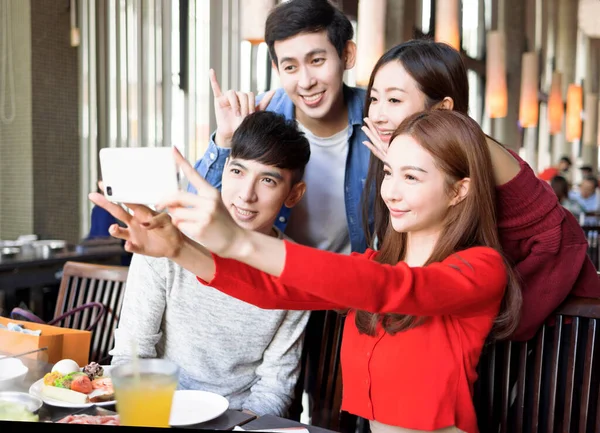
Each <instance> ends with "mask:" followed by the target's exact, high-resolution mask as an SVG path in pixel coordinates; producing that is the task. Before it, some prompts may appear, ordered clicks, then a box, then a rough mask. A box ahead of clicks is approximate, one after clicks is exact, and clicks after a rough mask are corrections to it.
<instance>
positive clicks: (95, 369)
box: [83, 362, 104, 380]
mask: <svg viewBox="0 0 600 433" xmlns="http://www.w3.org/2000/svg"><path fill="white" fill-rule="evenodd" d="M83 372H84V373H85V374H87V375H88V377H89V378H90V380H94V379H98V378H99V377H102V376H103V375H104V368H102V366H101V365H100V364H98V363H97V362H90V363H89V364H88V365H86V366H85V367H83Z"/></svg>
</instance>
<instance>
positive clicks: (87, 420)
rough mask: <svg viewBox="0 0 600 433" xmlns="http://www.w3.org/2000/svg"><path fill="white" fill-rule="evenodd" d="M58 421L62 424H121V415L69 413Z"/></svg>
mask: <svg viewBox="0 0 600 433" xmlns="http://www.w3.org/2000/svg"><path fill="white" fill-rule="evenodd" d="M56 422H57V423H60V424H96V425H120V422H119V415H67V416H66V417H64V418H62V419H60V420H58V421H56Z"/></svg>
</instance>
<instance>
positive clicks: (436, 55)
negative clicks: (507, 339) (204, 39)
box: [363, 40, 600, 340]
mask: <svg viewBox="0 0 600 433" xmlns="http://www.w3.org/2000/svg"><path fill="white" fill-rule="evenodd" d="M435 108H439V109H448V110H455V111H459V112H461V113H464V114H467V113H468V110H469V83H468V80H467V72H466V68H465V65H464V63H463V61H462V57H461V55H460V53H459V52H458V51H456V50H454V49H453V48H451V47H450V46H448V45H446V44H442V43H437V42H433V41H428V40H414V41H408V42H406V43H403V44H400V45H398V46H396V47H393V48H391V49H390V50H389V51H388V52H387V53H385V54H384V55H383V56H382V57H381V59H380V60H379V61H378V63H377V64H376V66H375V68H374V70H373V72H372V73H371V80H370V83H369V87H368V89H367V101H366V103H365V113H367V116H368V117H367V118H366V119H365V124H366V126H365V127H364V128H363V129H364V131H365V133H366V134H367V136H368V137H369V139H370V142H365V143H364V144H365V145H366V146H368V147H369V148H370V149H371V150H372V152H373V154H374V155H375V156H376V157H372V158H371V162H370V168H369V176H368V178H367V182H366V187H365V191H372V192H376V191H374V189H375V185H376V184H378V183H379V182H380V181H381V177H382V174H381V173H382V167H383V163H382V162H381V160H380V159H379V158H384V156H385V152H386V150H387V147H388V144H389V140H390V135H389V134H390V131H393V130H395V129H396V127H397V126H398V125H399V124H400V123H401V122H402V121H403V120H404V119H405V118H406V117H407V116H409V115H411V114H413V113H416V112H418V111H422V110H425V109H427V110H429V109H435ZM487 146H488V149H489V152H490V155H491V158H492V167H493V172H494V179H495V184H496V203H497V212H498V216H497V218H498V232H499V235H500V242H501V244H502V247H503V250H504V253H505V254H506V256H507V259H508V261H509V263H510V264H511V265H513V267H514V269H515V271H516V272H517V275H518V277H519V281H520V283H521V289H522V292H523V309H522V314H521V321H520V323H519V326H518V328H517V329H516V330H515V332H514V333H513V335H512V336H511V338H512V339H515V340H528V339H530V338H531V337H533V336H534V334H535V333H536V331H537V330H538V329H539V328H540V326H541V325H542V324H543V323H544V321H545V320H546V319H547V318H548V317H549V316H550V315H551V314H552V312H553V311H554V310H555V309H556V308H557V307H558V306H559V305H560V304H561V303H562V302H563V301H564V300H565V298H566V297H567V296H568V295H569V294H570V293H571V294H573V295H576V296H583V297H593V298H598V297H600V280H599V279H598V276H597V274H596V269H595V267H594V265H593V264H592V262H591V260H590V259H589V258H588V256H587V248H588V244H587V240H586V238H585V235H584V233H583V230H582V229H581V227H580V226H579V223H578V222H577V220H576V219H575V217H574V216H573V215H572V214H571V213H570V212H568V211H565V209H564V208H563V207H562V206H561V205H560V203H558V200H557V198H556V195H555V194H554V192H553V191H552V188H551V187H550V186H549V185H548V184H547V183H546V182H544V181H542V180H540V179H538V178H537V177H536V175H535V173H534V172H533V170H532V169H531V167H529V165H527V163H526V162H525V161H523V160H522V159H521V158H519V156H518V155H517V154H516V153H514V152H512V151H509V150H506V149H505V148H504V147H503V146H501V145H500V144H499V143H497V142H496V141H494V140H493V139H492V138H490V137H487ZM375 207H376V208H378V209H380V210H381V209H382V208H385V203H384V202H383V199H382V197H381V196H380V195H377V196H376V198H375ZM372 208H373V201H372V200H371V201H370V202H365V208H364V212H363V219H364V220H365V221H366V218H364V216H365V215H368V213H369V212H370V211H371V210H372ZM365 212H366V213H365ZM378 215H379V218H378V219H376V220H375V222H374V230H373V224H371V227H366V230H367V232H370V233H371V237H374V236H373V234H374V235H376V236H377V237H378V238H381V237H382V236H383V235H384V233H385V228H386V227H387V219H388V216H387V215H386V214H385V213H382V212H378Z"/></svg>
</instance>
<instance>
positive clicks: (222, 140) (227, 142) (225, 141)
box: [215, 132, 231, 149]
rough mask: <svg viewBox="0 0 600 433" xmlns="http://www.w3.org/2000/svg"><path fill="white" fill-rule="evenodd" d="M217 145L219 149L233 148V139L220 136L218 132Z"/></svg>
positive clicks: (216, 135)
mask: <svg viewBox="0 0 600 433" xmlns="http://www.w3.org/2000/svg"><path fill="white" fill-rule="evenodd" d="M215 144H216V145H217V147H222V148H226V149H227V148H230V147H231V137H225V136H224V135H221V134H219V133H218V132H217V133H216V134H215Z"/></svg>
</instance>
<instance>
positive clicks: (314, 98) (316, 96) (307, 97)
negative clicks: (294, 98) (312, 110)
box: [303, 92, 323, 102]
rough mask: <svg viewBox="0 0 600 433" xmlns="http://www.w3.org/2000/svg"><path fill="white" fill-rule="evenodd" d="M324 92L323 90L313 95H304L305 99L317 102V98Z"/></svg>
mask: <svg viewBox="0 0 600 433" xmlns="http://www.w3.org/2000/svg"><path fill="white" fill-rule="evenodd" d="M322 94H323V92H321V93H317V94H316V95H312V96H303V98H304V100H305V101H308V102H315V101H316V100H317V99H319V98H320V97H321V95H322Z"/></svg>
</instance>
